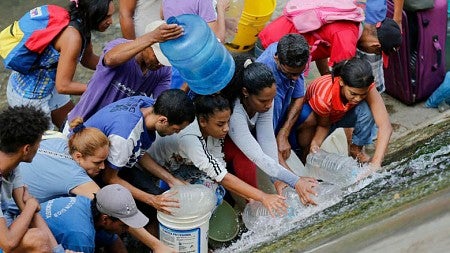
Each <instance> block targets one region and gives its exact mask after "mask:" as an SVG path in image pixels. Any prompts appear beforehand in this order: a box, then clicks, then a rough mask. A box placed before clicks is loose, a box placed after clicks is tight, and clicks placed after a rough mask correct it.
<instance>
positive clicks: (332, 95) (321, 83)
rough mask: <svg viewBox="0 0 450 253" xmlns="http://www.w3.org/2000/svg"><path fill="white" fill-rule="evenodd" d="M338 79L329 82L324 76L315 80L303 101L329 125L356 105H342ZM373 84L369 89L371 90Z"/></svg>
mask: <svg viewBox="0 0 450 253" xmlns="http://www.w3.org/2000/svg"><path fill="white" fill-rule="evenodd" d="M341 80H342V79H341V78H340V77H335V78H334V82H332V81H331V75H324V76H321V77H319V78H317V79H315V80H314V81H313V82H312V83H311V84H310V85H309V86H308V88H307V90H306V95H305V101H306V102H308V103H309V105H310V106H311V108H312V110H313V111H314V112H315V113H317V114H318V115H319V116H320V117H327V118H329V119H330V121H331V123H335V122H337V121H339V120H340V119H342V117H344V115H345V114H346V113H347V112H348V111H350V110H351V109H352V108H353V107H355V106H356V104H353V103H344V102H343V101H342V97H341V86H340V81H341ZM374 87H375V84H374V83H372V84H371V85H370V87H369V90H370V89H373V88H374Z"/></svg>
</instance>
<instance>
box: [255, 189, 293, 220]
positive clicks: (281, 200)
mask: <svg viewBox="0 0 450 253" xmlns="http://www.w3.org/2000/svg"><path fill="white" fill-rule="evenodd" d="M285 199H286V198H285V197H283V196H281V195H278V194H267V193H264V196H263V198H262V201H261V203H262V204H263V205H264V207H265V208H267V210H269V213H270V215H271V216H272V217H275V216H277V215H279V216H282V215H284V214H285V213H286V211H287V204H286V201H285Z"/></svg>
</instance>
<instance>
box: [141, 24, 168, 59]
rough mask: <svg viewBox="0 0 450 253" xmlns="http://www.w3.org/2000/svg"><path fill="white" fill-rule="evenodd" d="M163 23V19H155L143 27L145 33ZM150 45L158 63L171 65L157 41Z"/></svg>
mask: <svg viewBox="0 0 450 253" xmlns="http://www.w3.org/2000/svg"><path fill="white" fill-rule="evenodd" d="M165 23H166V22H164V20H155V21H153V22H151V23H150V24H148V25H147V26H146V27H145V33H149V32H151V31H153V30H155V29H156V28H158V27H159V26H160V25H162V24H165ZM151 47H152V49H153V52H154V53H155V56H156V59H158V61H159V63H161V64H162V65H164V66H172V65H171V64H170V62H169V60H168V59H167V57H166V56H165V55H164V54H163V52H162V51H161V48H160V47H159V43H154V44H153V45H152V46H151Z"/></svg>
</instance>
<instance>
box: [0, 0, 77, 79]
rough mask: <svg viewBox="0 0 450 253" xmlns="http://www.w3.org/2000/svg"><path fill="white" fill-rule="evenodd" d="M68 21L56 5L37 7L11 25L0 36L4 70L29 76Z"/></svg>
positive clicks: (64, 10)
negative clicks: (39, 58)
mask: <svg viewBox="0 0 450 253" xmlns="http://www.w3.org/2000/svg"><path fill="white" fill-rule="evenodd" d="M69 21H70V16H69V13H68V11H67V10H66V9H64V8H63V7H60V6H57V5H43V6H40V7H36V8H34V9H32V10H30V11H29V12H27V13H26V14H25V15H24V16H23V17H22V18H20V20H19V21H14V23H13V24H11V25H10V26H8V27H6V28H5V29H4V30H3V31H1V32H0V55H1V57H2V58H3V63H4V65H5V67H6V68H8V69H12V70H15V71H18V72H20V73H24V74H26V73H28V72H29V71H30V70H32V69H33V67H34V64H35V62H36V60H37V59H38V57H39V55H40V54H41V53H42V52H43V51H44V49H45V48H47V46H48V45H49V44H50V43H51V42H52V41H53V39H54V38H55V37H56V36H57V35H58V34H59V33H60V32H61V31H62V30H63V29H64V28H65V27H67V26H68V24H69Z"/></svg>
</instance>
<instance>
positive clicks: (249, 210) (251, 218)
mask: <svg viewBox="0 0 450 253" xmlns="http://www.w3.org/2000/svg"><path fill="white" fill-rule="evenodd" d="M281 220H282V216H275V217H272V216H271V215H270V212H269V210H267V208H266V207H265V206H264V205H263V204H262V203H261V202H259V201H252V202H249V203H247V205H245V208H244V211H242V221H243V222H244V224H245V227H247V228H248V229H249V230H251V231H257V230H258V229H261V228H264V227H267V226H270V225H277V224H278V223H280V222H281Z"/></svg>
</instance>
